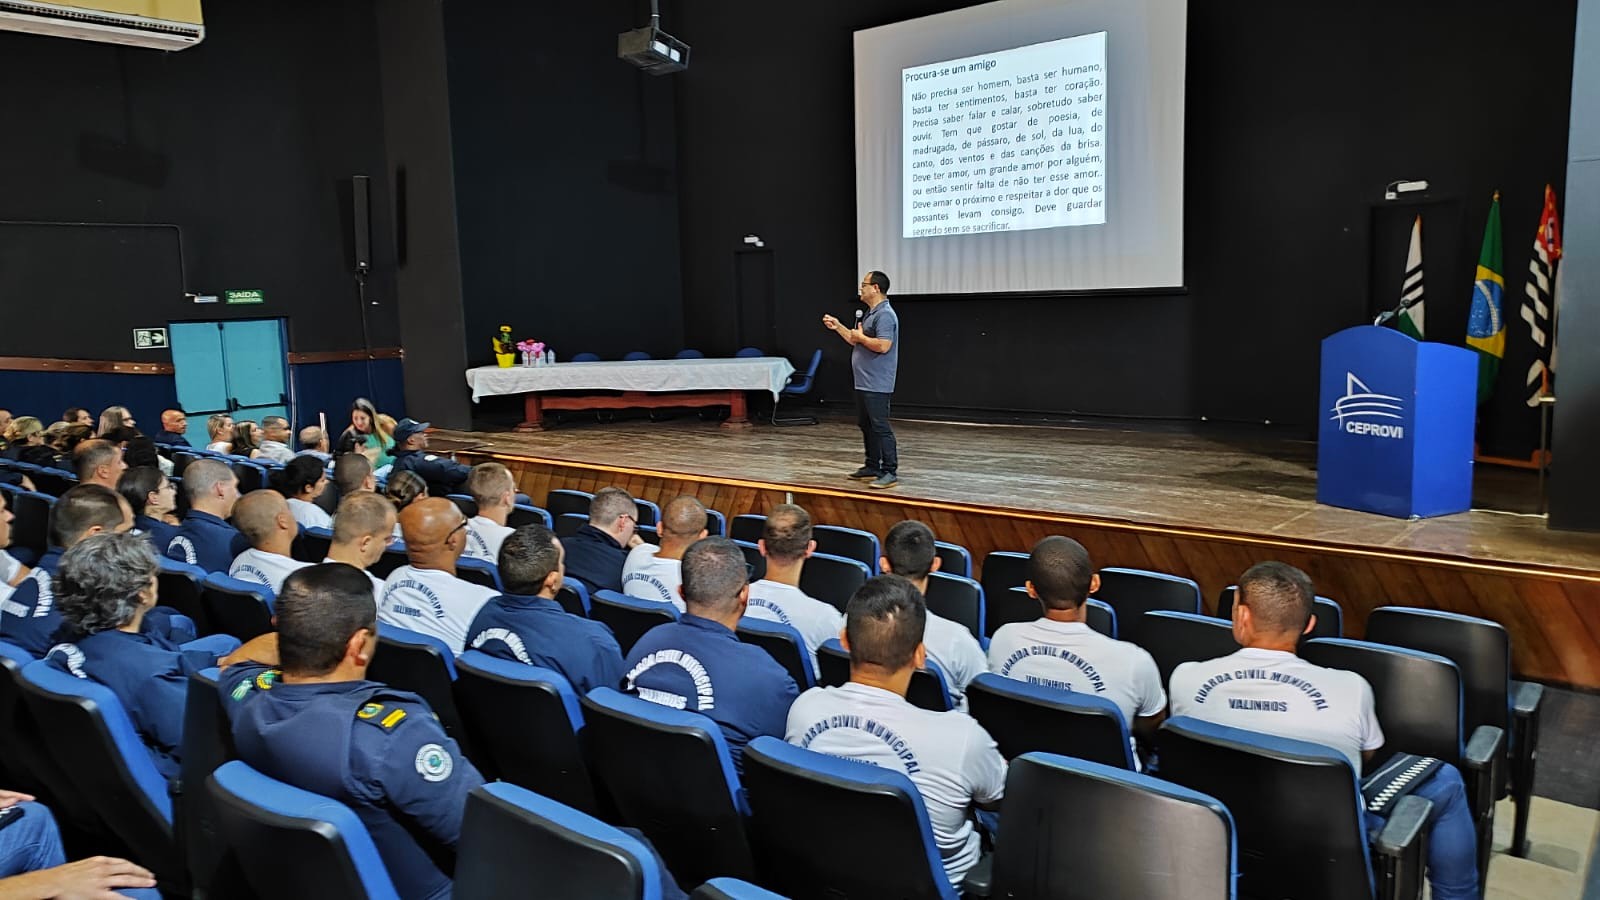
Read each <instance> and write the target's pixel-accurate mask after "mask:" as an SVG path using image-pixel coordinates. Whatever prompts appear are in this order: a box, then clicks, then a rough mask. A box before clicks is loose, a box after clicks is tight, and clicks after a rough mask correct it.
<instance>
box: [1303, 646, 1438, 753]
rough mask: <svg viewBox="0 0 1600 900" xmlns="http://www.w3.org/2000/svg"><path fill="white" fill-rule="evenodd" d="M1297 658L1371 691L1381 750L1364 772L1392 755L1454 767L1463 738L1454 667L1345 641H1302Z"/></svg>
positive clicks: (1420, 654) (1425, 657)
mask: <svg viewBox="0 0 1600 900" xmlns="http://www.w3.org/2000/svg"><path fill="white" fill-rule="evenodd" d="M1300 655H1301V656H1302V657H1304V658H1305V660H1306V662H1309V663H1314V664H1316V665H1319V666H1326V667H1327V668H1330V669H1344V670H1346V671H1350V672H1354V673H1356V674H1357V675H1360V676H1361V677H1362V678H1365V679H1366V680H1367V684H1369V685H1371V686H1372V699H1373V706H1374V709H1375V711H1376V712H1377V715H1378V721H1379V722H1381V723H1383V739H1384V745H1383V746H1382V747H1380V748H1379V749H1378V751H1377V754H1376V755H1375V756H1374V757H1373V759H1372V763H1371V764H1369V765H1368V766H1367V769H1368V771H1371V770H1373V769H1375V768H1376V767H1377V766H1378V765H1380V764H1382V762H1383V761H1384V760H1385V759H1388V758H1389V756H1390V755H1391V754H1393V753H1395V752H1397V751H1398V752H1405V753H1415V754H1418V755H1420V756H1433V757H1437V758H1439V759H1442V760H1444V761H1445V762H1447V763H1450V764H1452V765H1456V764H1459V763H1460V761H1461V751H1462V747H1463V744H1464V742H1465V740H1466V736H1465V733H1464V732H1463V731H1462V730H1461V713H1462V693H1461V670H1460V669H1458V668H1456V664H1455V663H1453V662H1451V661H1450V660H1448V659H1445V658H1444V657H1442V656H1436V655H1434V654H1432V653H1423V652H1422V651H1420V650H1408V649H1406V648H1404V647H1393V646H1390V645H1388V644H1371V643H1368V642H1366V641H1352V640H1349V639H1347V638H1317V639H1316V640H1311V641H1306V642H1305V643H1304V644H1302V645H1301V647H1300Z"/></svg>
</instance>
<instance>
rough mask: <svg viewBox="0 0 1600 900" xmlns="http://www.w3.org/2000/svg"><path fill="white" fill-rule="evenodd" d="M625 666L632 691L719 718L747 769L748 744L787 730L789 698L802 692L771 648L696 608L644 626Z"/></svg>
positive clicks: (735, 758)
mask: <svg viewBox="0 0 1600 900" xmlns="http://www.w3.org/2000/svg"><path fill="white" fill-rule="evenodd" d="M624 667H625V668H626V669H627V675H626V676H625V677H626V679H627V680H626V683H625V685H624V687H623V689H624V690H626V691H627V692H628V693H631V694H638V695H639V697H640V698H641V699H644V700H649V701H650V702H652V703H659V704H661V705H662V706H670V707H672V708H674V709H686V710H688V711H690V712H698V713H701V714H703V715H706V716H709V717H710V718H711V719H712V720H713V721H715V722H716V723H717V724H718V725H720V726H721V727H722V734H723V737H725V738H727V740H728V750H729V752H731V753H732V754H733V765H734V768H736V769H738V770H739V771H740V772H743V771H744V745H745V744H748V743H750V742H751V741H752V740H754V739H756V738H758V737H761V736H762V735H765V734H770V735H772V736H774V737H777V738H782V737H783V730H784V726H785V724H787V721H788V716H789V705H790V704H792V703H793V702H794V698H795V697H796V696H798V695H799V693H800V692H799V691H798V690H797V689H796V688H795V685H794V679H793V678H790V677H789V673H788V672H786V671H784V669H783V666H780V665H778V663H777V661H776V660H774V659H773V658H772V657H771V656H769V655H768V654H767V651H765V650H763V649H761V648H760V647H757V646H756V645H754V644H746V643H744V642H743V641H741V640H739V637H738V635H736V634H734V633H733V632H732V631H731V630H730V629H728V628H727V626H725V625H722V624H719V623H717V622H713V621H711V620H710V619H702V618H700V617H699V616H695V615H685V616H684V617H683V618H682V619H680V620H679V621H677V622H672V623H668V624H666V625H657V626H656V627H655V628H652V629H650V630H649V631H647V632H645V635H644V637H642V638H640V639H639V642H638V643H637V644H634V645H633V652H632V653H629V654H628V660H627V662H626V663H625V664H624Z"/></svg>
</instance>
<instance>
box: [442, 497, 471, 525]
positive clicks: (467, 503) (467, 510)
mask: <svg viewBox="0 0 1600 900" xmlns="http://www.w3.org/2000/svg"><path fill="white" fill-rule="evenodd" d="M445 499H447V500H449V501H450V502H451V503H454V504H455V505H456V509H459V510H461V514H462V515H463V516H466V517H467V518H469V519H470V518H472V517H473V516H475V515H477V514H478V501H477V500H475V499H473V498H472V497H471V496H469V495H467V494H446V495H445Z"/></svg>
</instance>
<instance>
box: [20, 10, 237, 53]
mask: <svg viewBox="0 0 1600 900" xmlns="http://www.w3.org/2000/svg"><path fill="white" fill-rule="evenodd" d="M0 31H25V32H27V33H29V34H46V35H52V36H55V37H64V38H72V39H73V40H79V41H100V42H102V43H106V44H123V45H126V46H129V47H150V48H153V49H156V50H184V49H187V48H189V47H193V46H194V45H195V44H198V43H200V42H201V41H203V40H205V37H206V27H205V25H204V24H203V23H202V21H201V19H200V0H78V2H77V3H75V4H72V5H67V4H65V3H44V2H38V0H0Z"/></svg>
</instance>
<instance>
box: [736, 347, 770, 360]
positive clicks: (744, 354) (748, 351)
mask: <svg viewBox="0 0 1600 900" xmlns="http://www.w3.org/2000/svg"><path fill="white" fill-rule="evenodd" d="M766 355H767V352H766V351H765V350H762V349H761V348H760V347H740V348H739V350H738V352H736V353H734V354H733V356H734V358H735V359H754V358H756V357H758V356H766Z"/></svg>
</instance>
